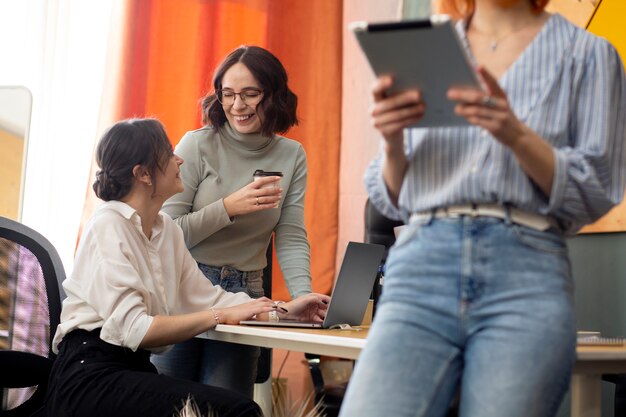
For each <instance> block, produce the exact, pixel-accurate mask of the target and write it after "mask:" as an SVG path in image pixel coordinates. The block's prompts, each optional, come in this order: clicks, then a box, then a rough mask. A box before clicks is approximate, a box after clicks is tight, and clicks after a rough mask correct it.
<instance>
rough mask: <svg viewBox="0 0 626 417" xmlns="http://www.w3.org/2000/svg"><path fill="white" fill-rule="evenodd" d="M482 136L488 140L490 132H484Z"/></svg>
mask: <svg viewBox="0 0 626 417" xmlns="http://www.w3.org/2000/svg"><path fill="white" fill-rule="evenodd" d="M480 136H482V137H483V138H486V137H488V136H489V132H487V131H486V130H483V131H482V133H481V134H480Z"/></svg>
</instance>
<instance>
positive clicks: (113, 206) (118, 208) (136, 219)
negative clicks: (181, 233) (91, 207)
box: [98, 200, 163, 240]
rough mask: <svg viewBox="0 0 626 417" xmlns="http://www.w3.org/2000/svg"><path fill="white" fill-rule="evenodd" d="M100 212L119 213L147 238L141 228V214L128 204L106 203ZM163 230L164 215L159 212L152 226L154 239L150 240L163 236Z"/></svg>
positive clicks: (120, 202) (118, 202)
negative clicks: (110, 211)
mask: <svg viewBox="0 0 626 417" xmlns="http://www.w3.org/2000/svg"><path fill="white" fill-rule="evenodd" d="M98 210H113V211H115V212H117V213H119V214H120V215H121V216H122V217H124V218H125V219H127V220H129V221H130V222H131V223H132V224H133V226H135V229H137V230H138V231H139V233H141V235H142V236H144V237H146V235H144V233H143V229H142V227H141V216H139V213H137V210H135V209H134V208H133V207H131V206H129V205H128V204H126V203H124V202H123V201H118V200H112V201H106V202H104V203H102V204H101V205H100V207H99V208H98ZM162 230H163V213H161V212H159V214H158V215H157V217H156V221H155V222H154V225H153V226H152V237H151V238H150V240H154V238H156V237H157V236H158V235H159V234H161V231H162ZM146 239H147V237H146Z"/></svg>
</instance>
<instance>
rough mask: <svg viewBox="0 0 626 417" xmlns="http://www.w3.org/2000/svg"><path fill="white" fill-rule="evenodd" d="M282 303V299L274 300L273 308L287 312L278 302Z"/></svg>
mask: <svg viewBox="0 0 626 417" xmlns="http://www.w3.org/2000/svg"><path fill="white" fill-rule="evenodd" d="M281 303H283V301H274V308H280V309H281V310H282V311H283V312H284V313H289V310H287V309H286V308H285V307H281V306H279V304H281Z"/></svg>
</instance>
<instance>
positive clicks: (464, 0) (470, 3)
mask: <svg viewBox="0 0 626 417" xmlns="http://www.w3.org/2000/svg"><path fill="white" fill-rule="evenodd" d="M516 1H517V0H500V2H501V3H502V4H503V5H506V4H513V3H515V2H516ZM528 1H529V2H530V4H531V6H532V9H533V11H534V12H535V13H539V12H541V11H542V10H543V9H544V8H545V7H546V5H547V4H548V2H549V1H550V0H528ZM475 7H476V3H475V1H474V0H439V10H438V11H439V12H440V13H446V14H450V15H452V16H453V17H454V18H463V17H466V16H469V15H471V14H472V13H474V8H475Z"/></svg>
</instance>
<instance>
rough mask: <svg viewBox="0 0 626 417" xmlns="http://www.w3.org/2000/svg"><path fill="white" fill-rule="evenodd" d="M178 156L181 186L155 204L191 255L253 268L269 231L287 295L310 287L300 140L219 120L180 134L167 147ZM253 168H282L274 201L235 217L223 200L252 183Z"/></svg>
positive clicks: (260, 264)
mask: <svg viewBox="0 0 626 417" xmlns="http://www.w3.org/2000/svg"><path fill="white" fill-rule="evenodd" d="M175 152H176V154H177V155H179V156H180V157H182V158H183V159H184V160H185V162H184V164H183V165H182V166H181V168H180V171H181V178H182V180H183V184H184V185H185V191H183V192H182V193H180V194H176V195H175V196H173V197H172V198H170V199H169V200H167V201H166V202H165V204H164V205H163V211H164V212H165V213H167V214H169V215H170V216H171V217H172V218H173V219H174V220H175V221H176V223H177V224H178V225H179V226H180V227H181V228H182V229H183V233H184V235H185V241H186V243H187V247H188V248H189V250H190V251H191V254H192V255H193V257H194V258H195V259H196V260H197V261H198V262H201V263H203V264H206V265H212V266H226V265H228V266H232V267H234V268H237V269H239V270H240V271H255V270H259V269H263V268H264V267H265V266H266V263H267V262H266V258H265V251H266V249H267V245H268V243H269V241H270V237H271V234H272V232H276V238H275V239H276V240H275V245H276V246H275V247H276V255H277V257H278V262H279V263H280V268H281V270H282V272H283V275H284V277H285V281H286V283H287V288H288V289H289V292H290V294H291V296H292V297H297V296H299V295H302V294H306V293H309V292H311V268H310V252H309V242H308V240H307V236H306V230H305V228H304V192H305V189H306V177H307V165H306V155H305V153H304V149H303V148H302V146H301V145H300V144H299V143H298V142H296V141H293V140H291V139H287V138H284V137H282V136H276V135H275V136H273V137H272V138H267V137H263V136H261V135H260V134H241V133H239V132H237V131H235V130H234V129H232V128H231V127H230V125H229V124H228V123H225V124H224V126H223V127H222V128H220V130H219V132H217V131H216V130H215V129H213V128H212V127H204V128H202V129H198V130H194V131H193V132H187V133H186V134H185V136H184V137H183V138H182V139H181V141H180V143H179V144H178V146H176V150H175ZM256 169H262V170H265V171H282V173H283V175H284V176H283V180H282V187H283V194H282V198H281V201H280V207H279V208H277V209H270V210H263V211H260V212H257V213H252V214H247V215H243V216H237V217H235V218H234V219H233V220H232V221H231V219H230V218H229V217H228V214H227V213H226V209H225V208H224V198H225V197H227V196H229V195H230V194H232V193H233V192H235V191H237V190H239V189H240V188H242V187H243V186H245V185H246V184H248V183H250V182H251V181H252V174H253V172H254V171H255V170H256Z"/></svg>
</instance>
